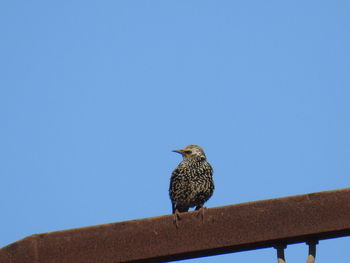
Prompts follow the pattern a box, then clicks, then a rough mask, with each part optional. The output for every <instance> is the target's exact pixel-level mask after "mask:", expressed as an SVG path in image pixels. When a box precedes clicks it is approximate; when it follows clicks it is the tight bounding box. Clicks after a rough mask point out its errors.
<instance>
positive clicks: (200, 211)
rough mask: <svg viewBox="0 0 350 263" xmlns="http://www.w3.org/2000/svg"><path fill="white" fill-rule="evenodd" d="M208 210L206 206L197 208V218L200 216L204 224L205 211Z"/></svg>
mask: <svg viewBox="0 0 350 263" xmlns="http://www.w3.org/2000/svg"><path fill="white" fill-rule="evenodd" d="M206 209H207V208H206V207H205V206H197V207H196V211H198V212H197V217H198V216H200V217H201V218H202V222H204V211H205V210H206Z"/></svg>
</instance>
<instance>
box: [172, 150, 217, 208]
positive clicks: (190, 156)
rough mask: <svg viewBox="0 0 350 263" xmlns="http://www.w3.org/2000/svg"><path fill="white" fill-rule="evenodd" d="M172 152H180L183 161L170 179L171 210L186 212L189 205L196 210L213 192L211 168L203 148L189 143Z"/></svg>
mask: <svg viewBox="0 0 350 263" xmlns="http://www.w3.org/2000/svg"><path fill="white" fill-rule="evenodd" d="M174 152H177V153H180V154H182V156H183V161H182V162H181V163H180V164H179V165H178V167H177V168H176V169H175V170H174V171H173V173H172V176H171V179H170V187H169V195H170V199H171V203H172V212H173V213H176V212H187V211H188V209H189V208H190V207H196V210H198V209H200V208H201V207H203V205H204V203H205V202H206V201H208V199H209V198H210V197H211V196H212V194H213V191H214V181H213V177H212V175H213V169H212V167H211V165H210V164H209V163H208V162H207V159H206V156H205V153H204V151H203V149H202V148H201V147H199V146H197V145H189V146H187V147H186V148H184V149H181V150H176V151H174Z"/></svg>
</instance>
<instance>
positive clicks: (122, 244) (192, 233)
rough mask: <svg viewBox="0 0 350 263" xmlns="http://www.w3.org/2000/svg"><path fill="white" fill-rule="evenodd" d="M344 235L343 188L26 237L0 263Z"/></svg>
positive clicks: (175, 252) (347, 226) (149, 258)
mask: <svg viewBox="0 0 350 263" xmlns="http://www.w3.org/2000/svg"><path fill="white" fill-rule="evenodd" d="M347 235H350V188H347V189H341V190H336V191H327V192H320V193H312V194H305V195H298V196H292V197H286V198H279V199H271V200H264V201H257V202H249V203H243V204H236V205H230V206H224V207H216V208H211V209H207V210H206V211H205V214H204V221H203V222H202V218H201V216H197V212H190V213H184V214H182V215H181V220H180V221H179V227H178V228H176V227H175V226H174V224H173V216H172V215H166V216H161V217H154V218H146V219H141V220H132V221H126V222H120V223H111V224H106V225H98V226H92V227H85V228H78V229H71V230H65V231H58V232H51V233H44V234H37V235H32V236H29V237H27V238H24V239H22V240H19V241H17V242H15V243H13V244H10V245H8V246H6V247H3V248H2V249H0V262H1V263H61V262H65V263H71V262H72V263H73V262H74V263H97V262H98V263H112V262H113V263H116V262H165V261H171V260H176V259H184V258H192V257H198V256H207V255H215V254H221V253H229V252H237V251H243V250H251V249H258V248H264V247H271V246H278V245H284V244H289V243H297V242H305V241H309V240H314V239H316V240H319V239H325V238H334V237H341V236H347Z"/></svg>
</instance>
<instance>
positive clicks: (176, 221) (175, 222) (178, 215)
mask: <svg viewBox="0 0 350 263" xmlns="http://www.w3.org/2000/svg"><path fill="white" fill-rule="evenodd" d="M180 220H181V217H180V212H179V211H178V210H177V209H176V210H175V212H174V225H175V226H176V228H178V227H179V224H178V222H179V221H180Z"/></svg>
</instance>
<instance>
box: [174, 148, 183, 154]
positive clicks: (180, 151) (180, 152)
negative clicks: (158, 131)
mask: <svg viewBox="0 0 350 263" xmlns="http://www.w3.org/2000/svg"><path fill="white" fill-rule="evenodd" d="M173 152H174V153H179V154H183V152H184V150H183V149H180V150H173Z"/></svg>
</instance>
